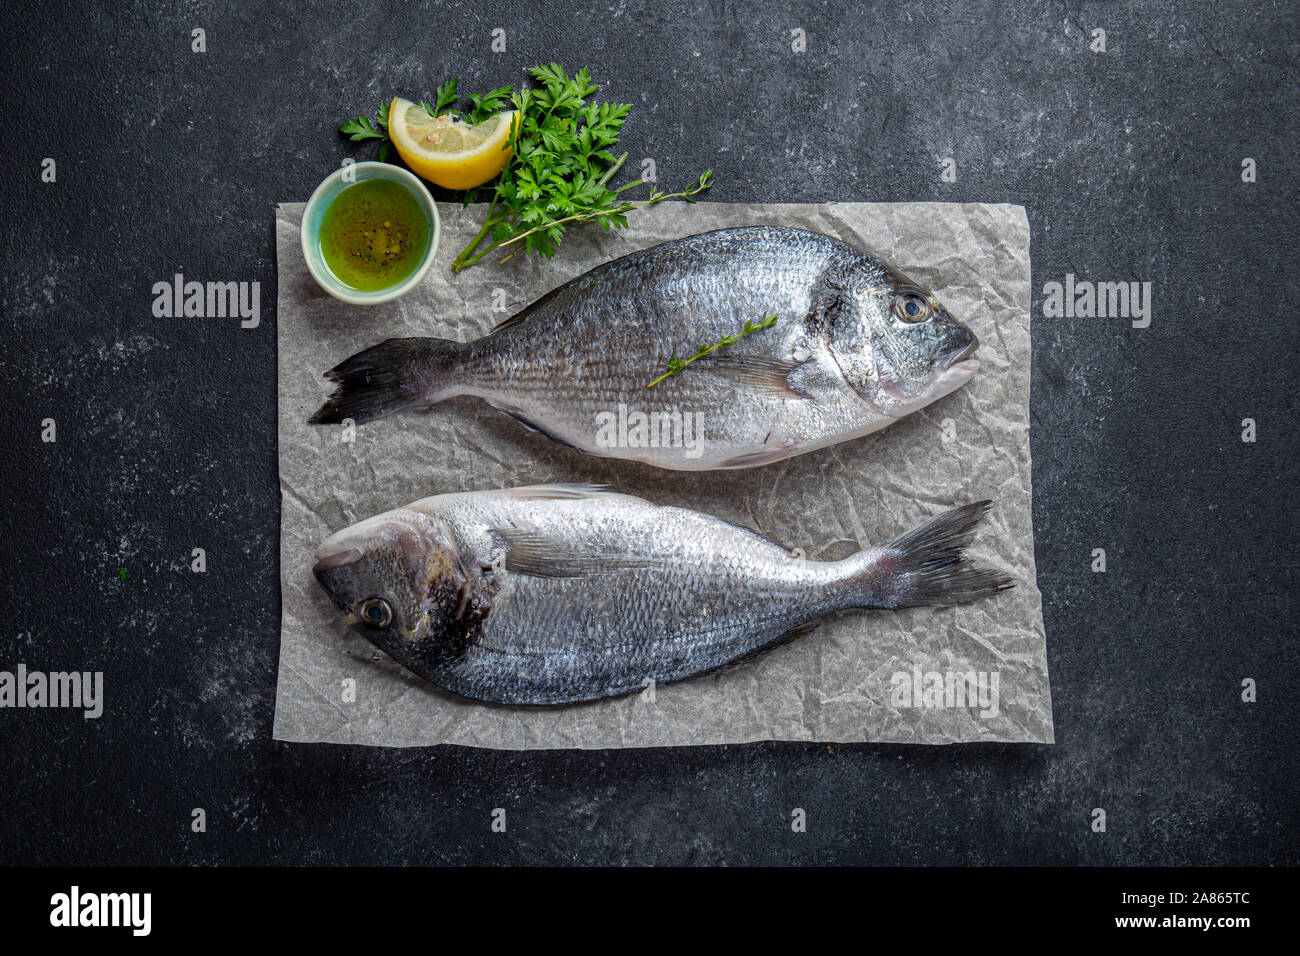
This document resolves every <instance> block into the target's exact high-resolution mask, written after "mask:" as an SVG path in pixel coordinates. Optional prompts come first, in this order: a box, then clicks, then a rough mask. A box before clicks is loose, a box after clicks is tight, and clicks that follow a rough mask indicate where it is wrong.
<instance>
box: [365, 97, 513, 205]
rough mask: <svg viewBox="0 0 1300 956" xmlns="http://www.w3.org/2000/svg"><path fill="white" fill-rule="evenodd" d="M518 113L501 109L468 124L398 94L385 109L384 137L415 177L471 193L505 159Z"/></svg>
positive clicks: (508, 153)
mask: <svg viewBox="0 0 1300 956" xmlns="http://www.w3.org/2000/svg"><path fill="white" fill-rule="evenodd" d="M517 115H518V112H517V111H516V110H503V111H502V112H500V113H497V114H495V115H493V116H489V117H488V118H487V119H485V120H484V121H483V122H481V123H479V124H478V125H477V126H470V125H469V124H468V123H463V122H461V121H460V120H456V119H452V118H451V116H449V115H447V114H443V115H442V116H438V117H434V116H430V115H429V114H428V112H427V111H426V110H425V109H424V107H422V106H420V105H419V104H418V103H412V102H411V101H410V100H404V99H402V98H401V97H400V96H397V97H394V98H393V102H392V104H391V105H390V106H389V107H388V136H389V138H390V139H392V141H393V145H394V146H396V147H397V152H398V154H399V155H400V156H401V157H402V160H403V161H404V162H405V163H406V165H407V166H409V167H411V171H412V172H414V173H415V174H416V175H418V176H421V177H423V178H425V179H427V180H429V182H431V183H437V184H438V185H439V186H444V187H446V188H447V189H473V188H474V187H475V186H482V185H483V184H484V183H485V182H487V181H488V180H489V179H491V178H492V177H493V176H495V175H496V174H497V173H499V172H501V170H502V169H503V168H504V167H505V165H506V163H507V162H508V161H509V159H510V153H511V152H512V151H513V149H514V145H513V144H512V143H511V142H510V129H511V126H512V124H513V123H514V119H515V117H516V116H517Z"/></svg>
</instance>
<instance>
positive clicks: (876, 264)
mask: <svg viewBox="0 0 1300 956" xmlns="http://www.w3.org/2000/svg"><path fill="white" fill-rule="evenodd" d="M769 316H776V323H775V324H774V325H771V326H770V327H764V328H761V329H760V330H758V331H754V332H752V334H745V335H741V334H740V333H742V332H743V331H744V330H745V328H746V326H747V325H750V326H757V325H760V324H761V322H762V320H764V319H766V318H767V317H769ZM719 342H722V343H727V342H730V344H725V345H724V346H723V347H720V348H717V349H715V350H713V351H711V352H709V353H708V354H706V355H703V356H701V357H699V358H697V359H694V360H692V361H691V362H690V364H689V365H687V366H686V367H685V368H684V369H682V370H681V371H679V372H678V373H677V374H674V375H670V376H668V377H666V378H663V379H662V380H661V381H657V382H656V380H657V379H660V377H661V376H662V375H663V374H664V373H665V372H667V371H668V370H669V369H670V368H672V367H674V360H676V361H677V362H682V361H685V360H687V359H693V357H694V356H696V354H697V353H698V352H699V351H700V350H701V349H703V348H706V347H708V346H711V345H715V344H717V343H719ZM978 347H979V340H978V339H977V338H976V337H975V334H974V333H973V332H971V330H970V329H968V328H967V327H966V326H964V325H962V324H961V323H960V322H958V321H957V320H956V319H955V318H954V317H953V316H952V315H951V314H949V313H948V311H947V310H946V309H945V308H944V307H943V305H942V304H940V303H939V301H938V300H937V299H936V298H935V296H934V294H933V293H931V292H929V291H927V290H925V289H923V288H921V287H920V286H919V285H917V284H916V283H915V282H913V281H912V280H910V279H908V278H907V277H906V276H905V275H903V274H902V273H901V272H898V271H897V270H895V269H893V268H891V267H890V266H888V265H886V264H885V263H883V262H881V261H880V260H879V259H876V258H875V257H873V256H871V255H868V254H867V253H865V252H862V251H860V250H858V249H855V248H854V247H853V246H850V245H848V244H847V243H844V242H841V241H840V240H838V239H834V238H832V237H830V236H824V235H821V234H820V233H815V232H808V231H806V230H803V229H788V228H778V227H772V226H751V227H746V228H740V229H720V230H717V231H715V232H706V233H701V234H700V235H695V236H687V237H686V238H684V239H676V240H673V241H671V242H665V243H662V244H660V245H657V246H653V247H651V248H649V249H645V250H642V251H640V252H635V253H633V254H631V255H628V256H624V257H623V258H621V259H615V260H613V261H611V262H607V263H604V264H603V265H600V266H597V267H596V268H594V269H592V270H591V271H590V272H587V273H585V274H584V275H581V276H579V277H578V278H576V279H574V280H573V281H571V282H567V283H565V284H564V285H562V286H560V287H559V288H557V289H554V290H552V291H551V292H549V293H547V294H546V295H544V296H543V297H542V298H540V299H538V300H537V301H536V302H534V303H533V304H532V305H530V306H528V307H527V308H525V309H524V310H523V311H521V312H520V313H518V314H517V315H515V316H513V317H512V318H510V319H507V320H506V321H505V322H503V323H502V324H501V325H499V326H498V327H497V328H496V329H494V330H493V331H492V332H491V333H489V334H488V335H485V336H483V337H482V338H480V339H476V340H474V341H472V342H454V341H451V340H449V339H441V338H402V339H388V340H387V341H385V342H381V343H379V344H378V345H375V346H372V347H371V348H368V349H366V350H365V351H363V352H358V353H357V354H356V355H353V356H352V357H351V358H349V359H347V360H345V361H344V362H342V363H340V364H339V365H337V366H335V367H334V368H333V369H331V370H330V371H329V372H328V373H326V377H327V378H329V379H330V380H332V381H333V382H335V383H336V385H337V388H336V390H335V392H334V394H333V395H331V396H330V397H329V399H328V400H327V401H326V402H325V404H324V405H323V406H322V407H321V408H320V410H319V411H317V412H316V414H315V415H313V416H312V418H311V422H312V424H318V425H319V424H333V423H338V422H342V421H345V420H351V421H352V422H355V423H356V424H361V423H363V422H368V421H371V420H372V419H375V418H379V417H380V416H383V415H388V414H390V413H393V412H396V411H399V410H401V409H405V408H419V407H426V406H429V405H433V404H435V403H437V402H441V401H444V400H445V399H448V398H453V397H455V396H458V395H473V396H477V397H478V398H481V399H484V400H486V401H487V402H489V403H490V404H492V405H493V406H495V407H496V408H498V409H500V410H501V411H504V412H506V413H507V414H509V415H511V416H513V417H514V418H516V419H517V420H518V421H520V422H521V423H523V424H524V425H526V426H527V427H528V428H531V429H533V430H534V431H537V432H540V433H541V434H543V435H546V436H547V437H549V438H553V439H555V440H556V441H559V442H562V443H564V444H566V445H571V446H573V447H574V448H577V449H579V450H580V451H583V452H586V453H588V454H592V455H599V456H602V457H606V458H621V459H628V460H634V461H641V462H645V463H647V464H651V465H656V466H658V467H660V468H671V469H679V470H685V471H704V470H711V469H721V468H749V467H754V466H758V465H766V464H770V463H772V462H777V461H781V460H782V459H785V458H789V457H790V456H792V455H799V454H803V453H804V452H808V451H812V450H813V449H815V448H823V447H825V446H827V445H832V444H834V443H836V442H841V441H846V440H849V439H853V438H858V437H861V436H863V435H867V434H869V433H871V432H874V431H877V430H878V429H881V428H884V427H886V426H887V425H889V424H891V423H892V422H894V421H897V420H898V419H900V418H902V417H904V416H905V415H909V414H911V413H912V412H914V411H916V410H917V409H919V408H923V407H925V406H926V405H928V404H930V403H931V402H933V401H935V400H936V399H939V398H942V397H943V396H945V395H947V394H948V393H950V392H952V391H954V390H956V389H957V388H960V387H961V386H962V385H963V384H965V382H967V381H968V380H969V379H970V377H971V376H972V375H974V374H975V372H976V371H977V370H978V369H979V362H977V361H976V360H975V359H974V357H973V356H974V354H975V350H976V349H977V348H978ZM652 382H655V384H654V385H653V387H651V383H652Z"/></svg>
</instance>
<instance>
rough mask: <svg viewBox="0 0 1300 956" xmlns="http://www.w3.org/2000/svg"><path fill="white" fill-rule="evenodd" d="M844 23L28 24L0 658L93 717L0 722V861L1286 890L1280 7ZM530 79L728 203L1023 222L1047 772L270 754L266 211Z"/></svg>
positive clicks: (778, 10)
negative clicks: (955, 868)
mask: <svg viewBox="0 0 1300 956" xmlns="http://www.w3.org/2000/svg"><path fill="white" fill-rule="evenodd" d="M857 6H858V5H849V4H843V5H838V4H836V5H821V4H819V5H816V6H813V5H809V6H806V7H802V6H800V5H797V4H794V5H792V4H763V5H758V4H755V5H748V4H745V5H742V4H737V3H717V4H712V5H710V6H709V7H708V8H707V9H705V8H703V7H700V6H691V7H690V8H686V7H680V6H676V5H671V4H663V3H653V4H638V3H609V4H603V5H586V6H584V7H582V8H581V9H580V10H576V11H575V9H573V8H566V7H565V6H564V5H560V4H548V3H538V2H528V3H517V2H511V3H500V4H493V3H484V4H474V5H472V7H471V8H469V9H467V5H465V4H439V5H426V4H420V3H395V2H389V3H374V4H368V5H366V6H365V7H364V8H361V7H358V6H357V5H355V4H352V3H317V4H312V5H311V7H310V9H309V11H308V12H304V13H292V14H291V13H284V14H281V15H269V14H265V13H258V12H254V9H253V5H250V4H242V3H216V4H210V3H191V4H187V5H184V7H183V8H178V7H174V6H171V5H168V8H167V9H168V12H160V11H159V10H155V9H153V6H152V5H144V4H133V5H112V8H111V11H108V10H105V9H104V5H101V4H84V5H77V4H57V3H56V4H47V5H43V6H42V7H41V8H39V9H36V10H27V11H21V12H20V11H18V10H16V9H7V10H6V12H5V13H4V14H3V18H4V23H3V29H0V49H2V50H3V69H2V70H0V77H3V79H2V80H0V90H2V95H3V105H4V115H5V116H6V117H7V118H8V124H7V134H8V138H7V152H6V161H5V163H4V165H3V169H2V170H0V184H2V188H3V200H4V208H5V210H6V215H7V222H6V228H5V230H4V236H3V244H4V254H3V283H0V316H2V317H3V322H4V328H5V331H6V348H5V349H4V352H3V358H2V359H0V361H3V363H4V366H5V368H4V374H3V375H2V376H0V383H2V384H0V390H2V391H0V397H2V398H3V405H4V407H5V409H6V414H5V415H4V418H3V425H2V426H0V427H2V428H3V436H4V445H3V447H4V449H5V450H6V452H7V455H6V459H5V468H4V488H5V492H6V497H7V507H6V508H5V511H4V515H5V517H4V526H3V531H4V534H3V544H2V545H0V547H3V551H4V567H5V569H6V572H7V579H8V581H7V587H6V589H5V594H4V605H3V607H4V613H5V618H6V620H7V622H8V624H7V629H6V632H5V633H4V635H3V636H0V668H4V669H9V668H12V667H13V666H14V664H15V662H17V661H24V662H26V664H27V665H28V667H30V668H35V669H45V670H62V669H71V668H76V669H80V670H102V671H103V672H104V683H105V688H106V690H105V693H106V697H107V700H106V705H105V713H104V715H103V717H102V718H100V719H99V720H94V721H92V720H83V719H82V717H81V716H80V714H78V713H69V712H67V711H48V710H47V711H32V710H21V711H15V710H5V711H0V766H3V767H4V768H5V772H4V773H3V774H2V775H0V803H2V804H3V806H4V812H3V813H0V863H18V862H29V863H66V864H73V863H230V862H267V863H270V862H275V863H286V862H305V863H332V864H339V863H376V862H391V863H440V862H449V863H463V862H484V863H514V862H614V863H619V862H626V863H653V862H663V863H668V862H674V863H718V862H729V863H812V862H816V863H850V862H860V863H875V864H886V863H894V862H903V863H1081V864H1108V863H1140V864H1185V863H1210V864H1219V863H1246V864H1262V863H1290V864H1294V863H1296V862H1297V858H1298V857H1300V853H1298V852H1297V836H1296V828H1295V826H1294V821H1295V816H1296V789H1295V781H1296V779H1297V763H1296V733H1295V727H1296V722H1295V718H1296V712H1295V711H1296V708H1295V703H1294V686H1295V679H1296V637H1297V634H1296V631H1297V628H1296V624H1295V621H1296V612H1297V608H1296V601H1295V587H1296V557H1295V554H1296V552H1295V519H1296V504H1295V494H1294V484H1295V482H1294V465H1295V453H1296V438H1295V436H1296V426H1297V414H1296V412H1297V409H1296V402H1295V398H1294V394H1295V381H1296V378H1297V374H1296V373H1297V367H1296V366H1297V362H1296V354H1297V341H1296V337H1297V336H1296V327H1297V323H1296V319H1295V303H1296V301H1297V295H1298V293H1300V289H1297V281H1296V266H1295V263H1296V259H1297V249H1296V235H1297V229H1298V227H1300V216H1298V215H1297V209H1298V208H1300V206H1298V205H1297V199H1298V198H1300V197H1298V196H1297V189H1296V178H1295V171H1294V167H1295V157H1296V156H1297V155H1300V142H1298V140H1300V136H1298V135H1297V130H1296V125H1295V122H1294V118H1295V116H1296V115H1297V108H1298V107H1300V102H1298V100H1300V95H1298V91H1297V75H1298V70H1297V62H1296V57H1297V53H1296V51H1297V36H1298V34H1300V30H1298V29H1297V13H1296V8H1295V6H1294V5H1293V4H1289V3H1276V4H1274V3H1267V4H1255V3H1232V4H1227V3H1218V4H1211V3H1196V4H1183V3H1179V4H1175V3H1172V2H1156V3H1147V4H1141V5H1139V6H1137V7H1135V8H1134V9H1128V8H1126V7H1121V6H1120V5H1116V4H1108V3H1083V4H1078V3H1066V4H1060V3H1027V4H1021V5H1008V4H999V3H978V2H969V3H944V4H927V3H916V2H890V3H880V4H875V5H873V6H872V7H871V8H870V9H857ZM494 27H503V28H504V29H505V30H506V37H507V52H504V53H500V54H493V53H491V52H490V43H491V31H492V29H493V28H494ZM195 28H202V29H203V30H205V31H206V46H207V52H206V53H202V54H198V53H193V52H191V31H192V30H193V29H195ZM795 28H798V29H802V30H804V31H805V32H806V36H807V50H806V52H803V53H794V52H792V51H791V33H790V31H791V30H792V29H795ZM1097 28H1102V29H1104V30H1105V31H1106V52H1104V53H1099V52H1092V51H1091V50H1090V44H1092V43H1093V42H1094V41H1093V40H1092V31H1093V30H1095V29H1097ZM551 59H554V60H558V61H560V62H562V63H565V64H568V65H570V66H573V67H576V66H577V65H580V64H589V65H590V66H591V68H592V71H593V73H594V74H595V76H596V77H597V79H599V80H601V81H603V82H605V83H606V84H607V85H606V87H605V89H604V93H605V95H607V96H608V97H610V98H612V99H616V100H624V101H629V102H632V103H633V104H635V107H636V108H635V109H634V111H633V114H632V117H631V120H630V122H629V124H628V126H627V128H626V133H625V135H624V139H623V145H624V147H625V148H627V149H628V150H630V151H631V154H632V157H634V158H640V157H643V156H651V157H653V158H654V159H655V160H656V163H657V171H658V175H659V178H660V181H661V183H663V184H668V185H675V184H680V183H683V182H685V181H687V180H689V179H691V178H693V177H694V176H695V175H697V174H698V172H699V171H700V170H701V169H702V168H703V167H705V166H708V165H711V166H713V167H714V169H715V171H716V179H717V183H718V185H717V186H716V187H715V188H714V190H713V192H712V194H711V195H710V198H711V199H713V200H717V201H731V202H755V201H793V202H822V201H828V200H863V201H876V202H892V201H902V200H943V201H956V202H1010V203H1018V204H1023V205H1025V206H1026V207H1027V208H1028V211H1029V220H1030V229H1031V233H1032V236H1033V255H1034V292H1035V303H1034V308H1035V313H1034V314H1035V323H1034V343H1033V345H1034V355H1033V397H1032V422H1033V425H1032V429H1033V430H1032V443H1033V459H1034V492H1035V496H1034V527H1035V531H1036V537H1037V563H1038V583H1039V585H1040V587H1041V589H1042V592H1043V603H1044V611H1045V618H1046V626H1047V638H1048V656H1049V665H1050V668H1051V674H1052V682H1053V691H1054V693H1053V698H1054V703H1055V721H1056V737H1057V741H1058V743H1057V744H1056V745H1055V746H1052V747H1039V746H985V745H979V746H967V747H951V748H921V747H906V746H841V747H825V746H814V745H802V744H754V745H744V746H731V747H717V748H703V749H674V750H650V751H635V752H547V753H509V752H492V751H481V750H469V749H459V748H441V749H417V750H409V751H391V750H380V749H365V748H355V747H343V746H325V745H318V746H300V745H289V744H283V743H276V742H273V741H272V740H271V719H272V712H273V704H274V691H275V674H276V651H277V643H278V642H277V632H278V623H279V605H278V587H277V534H278V528H279V521H278V508H279V495H278V489H277V482H276V434H275V421H276V401H275V315H274V309H275V261H274V232H273V230H274V225H273V214H272V213H273V207H274V204H275V203H276V202H280V201H292V200H303V199H306V197H307V196H308V195H309V193H310V192H311V190H312V188H313V187H314V186H315V185H316V183H317V182H318V181H319V180H320V179H321V178H322V177H323V176H324V175H325V174H326V172H328V171H329V170H330V169H331V168H332V167H334V166H335V165H336V164H337V163H338V162H339V161H340V159H341V158H342V157H343V156H345V155H351V156H355V157H357V158H363V157H365V158H369V157H370V155H371V154H372V152H373V147H370V148H366V147H364V146H352V145H350V144H346V143H345V142H344V141H343V140H342V138H341V137H340V136H339V135H338V134H337V133H336V132H335V127H336V126H337V124H338V123H339V122H340V121H341V120H343V119H344V118H346V117H349V116H353V115H355V114H356V113H358V112H360V111H363V110H369V111H373V110H374V108H375V106H376V104H377V103H378V102H379V100H380V99H381V98H383V97H387V96H390V95H392V94H393V93H394V92H401V93H405V94H408V95H410V94H425V93H428V92H430V91H431V90H432V88H433V87H434V86H436V85H437V83H438V82H440V81H441V80H442V79H443V78H445V77H447V76H451V75H460V76H461V77H463V83H462V85H463V87H465V88H466V89H467V90H481V89H486V88H488V87H491V86H496V85H499V84H501V83H505V82H510V81H516V82H517V81H519V80H520V79H521V78H522V76H523V70H524V68H525V67H526V66H528V65H530V64H532V63H534V62H540V61H546V60H551ZM45 157H52V158H54V159H55V160H56V161H57V181H56V182H54V183H43V182H42V181H41V161H42V159H43V158H45ZM948 157H951V158H953V159H954V160H955V161H956V172H957V178H956V181H955V182H945V181H943V180H942V179H941V177H940V173H941V165H940V164H941V161H942V160H943V159H945V158H948ZM1246 157H1250V158H1253V159H1254V160H1256V162H1257V165H1258V181H1257V182H1255V183H1249V184H1248V183H1244V182H1242V180H1241V163H1242V160H1243V158H1246ZM443 198H447V197H443ZM177 272H180V273H183V274H184V275H185V276H186V277H187V278H192V279H198V280H204V281H206V280H235V281H248V282H253V281H257V282H260V283H261V305H262V310H261V324H260V325H259V326H258V327H257V328H255V329H241V328H240V327H239V323H238V321H237V320H233V319H216V318H214V319H198V318H188V319H185V318H182V319H165V318H156V317H154V315H153V313H152V303H153V295H152V292H151V289H152V286H153V284H154V283H155V282H158V281H168V280H170V279H171V277H172V276H173V275H174V274H175V273H177ZM1066 273H1073V274H1075V275H1076V276H1079V277H1080V278H1087V279H1091V280H1094V281H1096V280H1105V281H1117V280H1139V281H1149V282H1152V283H1153V287H1154V314H1153V319H1152V322H1151V325H1150V327H1149V328H1146V329H1134V328H1132V327H1131V324H1130V323H1129V322H1128V321H1127V320H1124V319H1096V318H1072V319H1065V318H1062V319H1046V318H1042V311H1041V299H1042V285H1043V283H1044V282H1048V281H1062V280H1063V279H1064V277H1065V275H1066ZM46 418H53V419H55V420H56V422H57V428H58V433H57V434H58V441H57V442H56V443H53V444H49V443H42V442H41V440H40V429H41V421H42V420H43V419H46ZM1245 418H1252V419H1254V420H1255V421H1256V423H1257V428H1258V440H1257V441H1256V442H1254V443H1243V442H1242V441H1241V437H1240V436H1241V432H1242V420H1243V419H1245ZM195 547H202V548H205V549H206V551H207V565H208V570H207V572H206V573H205V574H194V573H191V571H190V570H189V562H190V554H191V550H192V549H193V548H195ZM1095 548H1104V549H1105V550H1106V554H1107V565H1108V569H1107V571H1106V573H1105V574H1095V573H1093V571H1092V570H1091V562H1092V551H1093V549H1095ZM120 571H125V572H126V579H125V580H123V579H122V576H121V574H120V573H119V572H120ZM1245 678H1252V679H1253V680H1255V681H1256V682H1257V683H1258V687H1259V700H1258V702H1256V703H1253V704H1245V703H1243V702H1242V701H1241V682H1242V680H1243V679H1245ZM196 807H202V808H204V809H205V810H206V813H207V821H208V826H207V832H206V833H202V834H195V833H193V832H191V827H190V820H191V812H192V810H193V808H196ZM496 807H501V808H505V809H506V810H507V813H508V821H509V825H508V831H507V833H506V834H494V833H492V832H491V831H490V827H489V824H490V814H491V811H492V809H493V808H496ZM795 807H800V808H803V809H804V810H806V811H807V819H808V829H807V832H806V833H793V832H791V828H790V819H791V810H792V809H793V808H795ZM1096 807H1101V808H1105V810H1106V811H1107V831H1106V832H1105V833H1104V834H1102V833H1094V832H1092V830H1091V828H1090V826H1089V824H1090V821H1091V812H1092V810H1093V808H1096Z"/></svg>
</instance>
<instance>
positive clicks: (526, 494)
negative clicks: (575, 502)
mask: <svg viewBox="0 0 1300 956" xmlns="http://www.w3.org/2000/svg"><path fill="white" fill-rule="evenodd" d="M608 488H609V485H584V484H580V483H578V482H573V483H568V484H566V483H564V482H553V483H551V484H546V485H524V486H523V487H520V488H507V489H505V490H504V491H502V492H501V494H502V495H504V496H505V497H507V498H521V499H525V500H527V499H532V498H570V499H573V498H595V497H597V496H599V495H606V494H613V492H611V491H607V490H606V489H608Z"/></svg>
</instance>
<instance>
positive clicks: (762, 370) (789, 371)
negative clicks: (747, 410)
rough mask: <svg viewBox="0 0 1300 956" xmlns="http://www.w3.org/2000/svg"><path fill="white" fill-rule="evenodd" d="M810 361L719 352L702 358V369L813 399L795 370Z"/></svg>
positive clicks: (770, 390) (775, 392)
mask: <svg viewBox="0 0 1300 956" xmlns="http://www.w3.org/2000/svg"><path fill="white" fill-rule="evenodd" d="M806 364H808V363H807V362H790V361H786V360H785V359H771V358H763V357H761V356H757V355H728V354H726V353H718V354H715V355H710V356H709V357H708V358H706V359H701V360H700V361H699V365H698V367H699V369H700V371H702V372H712V373H713V374H715V375H721V376H723V377H724V378H730V379H734V380H737V381H741V382H744V383H745V384H747V385H752V386H754V387H755V388H759V389H762V390H763V391H765V392H768V393H771V394H773V395H777V396H780V397H781V398H812V394H811V393H810V392H809V391H807V389H805V388H804V387H803V385H802V383H801V382H799V381H798V378H799V376H796V375H795V374H794V373H795V372H797V371H798V370H799V369H801V368H802V367H803V366H804V365H806Z"/></svg>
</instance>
